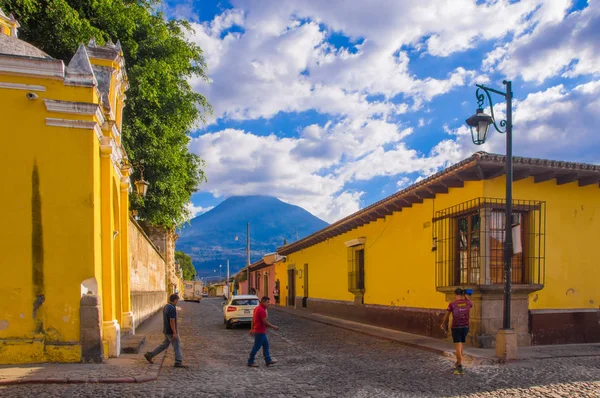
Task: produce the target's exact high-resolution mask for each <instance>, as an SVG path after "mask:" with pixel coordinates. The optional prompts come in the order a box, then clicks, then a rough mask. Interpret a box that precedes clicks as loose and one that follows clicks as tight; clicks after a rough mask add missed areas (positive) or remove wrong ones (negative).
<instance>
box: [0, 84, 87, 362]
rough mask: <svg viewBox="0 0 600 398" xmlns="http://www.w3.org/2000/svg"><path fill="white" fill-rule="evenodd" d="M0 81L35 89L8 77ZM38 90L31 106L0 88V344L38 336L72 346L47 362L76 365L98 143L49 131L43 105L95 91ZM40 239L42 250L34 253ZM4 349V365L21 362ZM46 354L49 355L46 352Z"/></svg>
mask: <svg viewBox="0 0 600 398" xmlns="http://www.w3.org/2000/svg"><path fill="white" fill-rule="evenodd" d="M0 80H1V81H3V82H10V83H29V84H32V83H33V82H32V81H31V80H27V79H24V78H21V77H11V76H2V77H1V78H0ZM35 84H37V85H43V86H45V87H46V88H47V91H45V92H38V93H37V94H38V95H39V98H38V99H37V100H35V101H31V100H28V99H27V98H26V96H25V94H26V91H24V90H14V89H3V90H1V95H0V109H2V112H3V114H5V115H10V116H11V117H4V118H3V121H2V130H3V132H4V134H5V136H4V142H5V143H6V144H7V145H8V147H9V148H11V149H10V150H7V151H5V153H4V155H3V156H1V157H0V169H1V170H4V173H2V175H3V178H2V180H3V181H2V183H3V191H4V192H6V193H8V194H6V195H1V196H0V206H1V208H2V209H5V210H4V212H3V223H2V224H3V225H4V227H3V228H1V229H0V242H2V250H0V264H3V267H2V272H3V277H2V278H0V296H1V299H0V314H2V315H0V321H2V322H3V323H4V325H5V327H2V328H0V339H9V340H10V339H17V340H21V339H33V338H35V339H44V340H45V341H46V344H47V345H48V344H51V343H54V342H56V343H59V344H65V343H67V344H69V343H70V344H74V345H73V346H68V345H67V346H63V348H61V349H60V351H61V352H62V354H56V355H54V354H52V355H50V358H49V359H52V358H56V357H57V356H58V357H59V359H61V358H62V357H64V358H62V359H64V360H67V361H70V360H75V361H76V360H79V355H80V354H79V348H78V347H77V346H76V343H77V342H78V340H79V298H80V293H81V288H80V284H81V282H82V281H84V280H85V279H88V278H91V277H94V276H95V275H96V270H97V265H98V264H97V262H98V258H97V256H95V254H97V253H96V250H95V249H96V248H95V242H94V237H95V235H94V233H95V231H94V219H95V217H97V211H98V210H99V202H98V200H97V199H96V196H95V195H94V190H95V178H94V173H95V172H97V168H96V164H95V161H94V158H95V156H92V154H94V153H97V152H94V151H95V150H97V148H98V140H97V137H96V135H95V133H94V132H93V131H91V130H90V131H82V130H75V129H71V128H65V127H48V126H46V121H45V118H46V117H57V116H56V114H51V113H48V112H46V108H45V105H44V102H43V100H42V99H43V98H51V99H67V100H72V99H82V100H83V99H87V100H88V101H89V100H90V99H91V98H92V94H91V91H92V90H90V89H89V88H88V89H86V88H79V87H77V88H74V87H68V88H67V87H65V86H64V85H63V84H62V82H57V81H54V80H43V79H35ZM59 117H64V115H61V116H59ZM34 167H37V173H38V176H39V198H40V206H39V210H36V211H34V210H32V208H33V207H34V204H33V202H34V201H35V200H34V192H35V190H36V189H35V188H34V182H33V180H34ZM36 214H40V215H41V217H39V218H38V217H37V216H36ZM8 226H11V227H8ZM34 236H37V237H38V238H35V239H34ZM37 239H40V242H41V244H40V245H38V246H37V248H35V247H33V246H35V243H34V241H36V240H37ZM36 251H37V253H38V254H37V255H34V253H35V252H36ZM36 258H37V260H36ZM34 262H35V263H37V264H38V269H42V270H43V279H42V280H43V286H40V288H39V289H41V290H40V291H38V293H39V294H43V296H44V299H45V300H44V303H43V304H42V305H41V307H40V310H39V311H38V313H37V316H36V317H35V318H34V315H33V303H34V300H35V296H36V293H35V291H34V290H35V288H34V285H33V284H32V278H33V271H32V268H33V267H34ZM75 264H76V265H75ZM42 327H43V329H42ZM4 347H5V346H4V345H2V344H0V361H1V362H20V360H19V357H21V355H20V353H19V351H18V350H16V351H11V350H10V349H7V350H4ZM8 351H11V352H8ZM51 352H52V350H47V353H46V354H50V353H51ZM12 355H16V356H17V358H11V356H12ZM44 355H45V354H44V352H43V346H41V345H39V346H38V349H36V350H32V353H31V356H32V357H33V358H35V359H36V360H43V359H44V358H48V355H46V357H45V356H44ZM24 358H25V357H24Z"/></svg>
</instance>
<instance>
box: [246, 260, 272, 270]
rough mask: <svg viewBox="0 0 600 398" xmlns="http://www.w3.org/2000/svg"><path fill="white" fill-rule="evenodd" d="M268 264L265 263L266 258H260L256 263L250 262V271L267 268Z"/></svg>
mask: <svg viewBox="0 0 600 398" xmlns="http://www.w3.org/2000/svg"><path fill="white" fill-rule="evenodd" d="M267 266H268V265H267V264H266V263H265V260H262V259H261V260H258V261H257V262H255V263H252V264H250V272H252V271H258V270H259V269H262V268H265V267H267Z"/></svg>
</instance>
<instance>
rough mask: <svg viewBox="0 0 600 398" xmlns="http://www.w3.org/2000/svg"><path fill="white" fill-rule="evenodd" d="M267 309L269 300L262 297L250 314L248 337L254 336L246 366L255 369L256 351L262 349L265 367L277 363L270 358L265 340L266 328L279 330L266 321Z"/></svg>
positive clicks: (267, 342)
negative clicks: (250, 322) (250, 323)
mask: <svg viewBox="0 0 600 398" xmlns="http://www.w3.org/2000/svg"><path fill="white" fill-rule="evenodd" d="M267 308H269V298H268V297H266V296H265V297H263V298H262V299H260V304H259V305H258V306H257V307H256V308H255V309H254V314H252V326H250V336H254V346H253V347H252V351H250V358H248V366H250V367H252V368H257V367H258V365H257V364H256V363H255V362H254V358H255V357H256V354H257V353H258V350H260V349H261V347H262V349H263V355H264V356H265V363H266V364H267V366H271V365H274V364H275V363H276V362H277V361H276V360H274V359H272V358H271V354H270V353H269V340H268V339H267V328H268V327H269V328H272V329H273V330H279V328H278V327H277V326H275V325H272V324H271V323H270V322H269V321H268V320H267V317H268V315H267Z"/></svg>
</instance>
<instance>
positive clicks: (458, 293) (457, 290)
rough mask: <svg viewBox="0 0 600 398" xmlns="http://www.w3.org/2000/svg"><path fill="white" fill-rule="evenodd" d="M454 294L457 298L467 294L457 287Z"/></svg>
mask: <svg viewBox="0 0 600 398" xmlns="http://www.w3.org/2000/svg"><path fill="white" fill-rule="evenodd" d="M454 294H456V295H457V296H462V295H463V294H465V291H464V290H462V289H461V288H460V287H457V288H456V290H455V291H454Z"/></svg>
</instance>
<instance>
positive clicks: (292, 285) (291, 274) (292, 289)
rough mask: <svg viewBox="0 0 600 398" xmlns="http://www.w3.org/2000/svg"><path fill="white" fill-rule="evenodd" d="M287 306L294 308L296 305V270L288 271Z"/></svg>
mask: <svg viewBox="0 0 600 398" xmlns="http://www.w3.org/2000/svg"><path fill="white" fill-rule="evenodd" d="M288 305H289V306H290V307H294V306H295V305H296V270H295V269H289V270H288Z"/></svg>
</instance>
